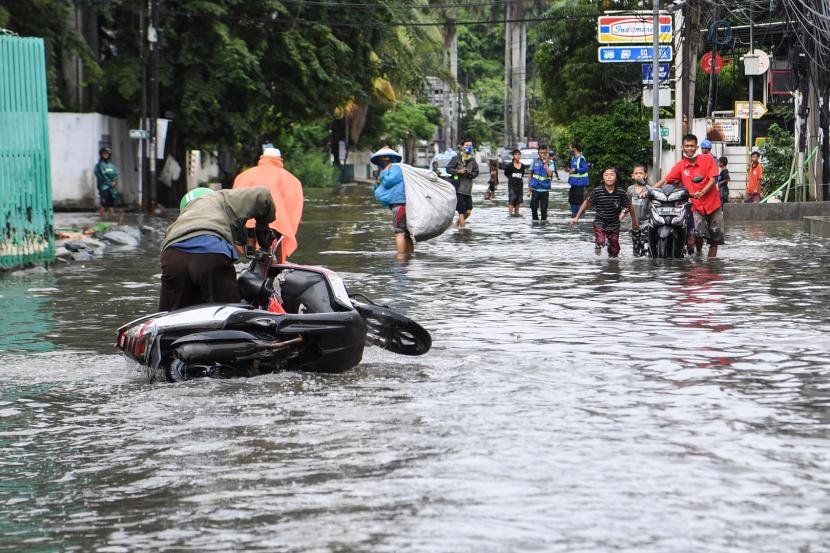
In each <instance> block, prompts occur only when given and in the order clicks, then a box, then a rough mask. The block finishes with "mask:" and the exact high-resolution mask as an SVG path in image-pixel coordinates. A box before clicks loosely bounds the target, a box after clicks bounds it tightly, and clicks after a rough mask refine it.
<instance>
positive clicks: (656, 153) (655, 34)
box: [651, 0, 663, 182]
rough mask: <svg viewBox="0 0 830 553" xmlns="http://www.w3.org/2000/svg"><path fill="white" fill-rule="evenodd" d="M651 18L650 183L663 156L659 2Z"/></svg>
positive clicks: (655, 0)
mask: <svg viewBox="0 0 830 553" xmlns="http://www.w3.org/2000/svg"><path fill="white" fill-rule="evenodd" d="M653 8H654V9H653V18H652V20H651V44H652V50H653V52H652V58H651V118H652V125H653V126H654V144H653V145H652V155H653V157H654V162H653V166H654V169H653V173H654V175H653V176H652V182H657V181H659V180H660V176H661V175H660V161H661V160H660V158H661V157H662V156H663V136H662V133H661V132H660V101H659V100H658V98H659V94H658V92H659V88H660V0H654V1H653Z"/></svg>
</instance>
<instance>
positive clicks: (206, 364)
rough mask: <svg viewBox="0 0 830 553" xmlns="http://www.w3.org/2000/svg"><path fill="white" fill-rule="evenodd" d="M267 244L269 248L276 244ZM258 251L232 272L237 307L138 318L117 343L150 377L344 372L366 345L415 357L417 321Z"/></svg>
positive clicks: (327, 274) (424, 343) (422, 345)
mask: <svg viewBox="0 0 830 553" xmlns="http://www.w3.org/2000/svg"><path fill="white" fill-rule="evenodd" d="M275 248H276V245H275ZM275 248H274V249H271V250H259V251H258V252H256V253H255V254H253V257H252V259H251V262H250V264H249V265H248V267H247V268H246V269H243V270H242V271H241V272H240V273H239V275H238V278H237V285H238V286H239V290H240V295H241V297H242V299H243V301H244V303H240V304H204V305H197V306H193V307H188V308H185V309H179V310H176V311H171V312H161V313H154V314H151V315H147V316H144V317H141V318H139V319H136V320H134V321H131V322H129V323H127V324H125V325H123V326H122V327H120V328H119V329H118V338H117V342H116V346H117V347H118V348H119V349H121V350H122V351H123V352H124V354H125V355H126V356H127V357H128V358H130V359H132V360H134V361H136V362H137V363H139V364H140V365H141V366H142V367H144V368H145V369H146V370H147V373H148V376H149V378H150V380H153V379H156V378H164V379H166V380H167V381H171V382H172V381H179V380H188V379H191V378H198V377H219V378H230V377H237V376H256V375H259V374H263V373H271V372H275V371H284V370H298V371H313V372H326V373H339V372H344V371H347V370H349V369H351V368H352V367H354V366H356V365H357V364H358V363H360V361H361V359H362V357H363V349H364V346H365V344H370V345H376V346H379V347H381V348H384V349H386V350H388V351H391V352H394V353H398V354H402V355H423V354H424V353H426V352H427V351H429V349H430V347H431V344H432V339H431V337H430V335H429V332H427V331H426V330H425V329H424V328H423V327H422V326H421V325H419V324H418V323H416V322H415V321H413V320H411V319H409V318H407V317H405V316H404V315H401V314H400V313H397V312H395V311H393V310H391V309H389V308H387V307H383V306H380V305H376V304H375V303H373V302H372V301H371V300H369V299H368V298H366V297H365V296H362V295H359V294H355V295H350V294H349V292H348V290H347V288H346V285H345V283H344V282H343V279H342V278H340V276H339V275H337V273H335V272H334V271H330V270H328V269H325V268H323V267H312V266H306V265H295V264H291V263H284V264H277V263H274V259H275V254H274V251H275Z"/></svg>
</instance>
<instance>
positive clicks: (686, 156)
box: [683, 151, 697, 159]
mask: <svg viewBox="0 0 830 553" xmlns="http://www.w3.org/2000/svg"><path fill="white" fill-rule="evenodd" d="M683 157H685V158H688V159H694V158H695V157H697V152H695V153H693V154H692V155H689V154H687V153H686V152H685V151H684V152H683Z"/></svg>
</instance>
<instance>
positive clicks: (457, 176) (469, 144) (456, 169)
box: [447, 139, 478, 228]
mask: <svg viewBox="0 0 830 553" xmlns="http://www.w3.org/2000/svg"><path fill="white" fill-rule="evenodd" d="M447 173H449V174H450V176H451V178H452V185H453V186H454V187H455V199H456V204H455V210H456V211H457V212H458V228H464V225H465V224H466V223H467V219H469V218H470V214H471V213H472V212H473V179H475V178H476V177H477V176H478V163H476V157H475V156H474V155H473V141H472V140H470V139H465V140H464V142H462V143H461V152H460V153H459V154H455V156H453V158H452V159H451V160H450V162H449V163H448V164H447Z"/></svg>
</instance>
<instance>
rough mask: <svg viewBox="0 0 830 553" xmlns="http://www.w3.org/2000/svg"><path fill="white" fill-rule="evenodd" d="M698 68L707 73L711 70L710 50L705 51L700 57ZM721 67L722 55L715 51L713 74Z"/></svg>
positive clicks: (718, 71)
mask: <svg viewBox="0 0 830 553" xmlns="http://www.w3.org/2000/svg"><path fill="white" fill-rule="evenodd" d="M700 68H701V69H703V72H704V73H706V74H707V75H708V74H710V73H711V72H712V52H706V53H705V54H703V56H702V57H701V58H700ZM721 69H723V57H721V55H720V54H718V53H715V75H717V74H718V73H720V70H721Z"/></svg>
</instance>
